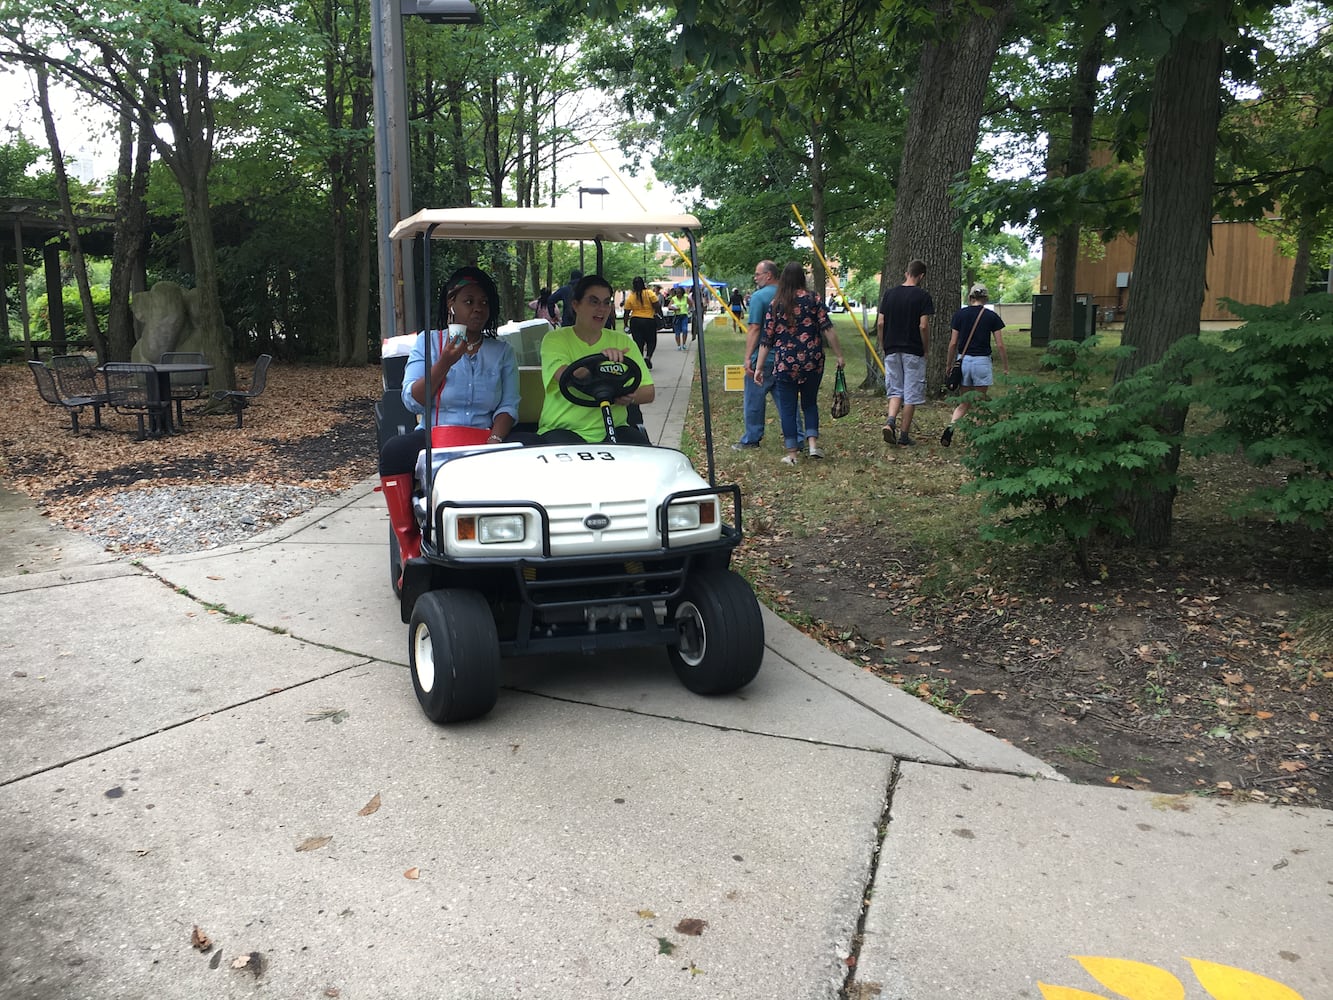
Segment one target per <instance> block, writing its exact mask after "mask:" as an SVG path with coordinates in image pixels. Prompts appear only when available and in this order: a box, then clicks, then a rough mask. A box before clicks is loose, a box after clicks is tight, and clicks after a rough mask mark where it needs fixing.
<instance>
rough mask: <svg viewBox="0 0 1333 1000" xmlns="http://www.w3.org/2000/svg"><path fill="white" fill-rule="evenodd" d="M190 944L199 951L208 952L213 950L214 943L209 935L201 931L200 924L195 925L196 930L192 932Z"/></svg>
mask: <svg viewBox="0 0 1333 1000" xmlns="http://www.w3.org/2000/svg"><path fill="white" fill-rule="evenodd" d="M190 944H191V945H192V946H193V947H194V948H195V949H196V950H197V951H205V952H207V951H212V950H213V942H212V941H211V940H210V939H209V937H208V935H207V934H205V933H204V932H203V931H202V930H201V929H200V927H199V925H198V924H195V925H194V930H192V931H190Z"/></svg>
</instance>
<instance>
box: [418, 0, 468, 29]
mask: <svg viewBox="0 0 1333 1000" xmlns="http://www.w3.org/2000/svg"><path fill="white" fill-rule="evenodd" d="M400 10H401V12H402V15H403V16H404V17H412V16H416V17H420V18H424V19H425V20H427V21H429V22H430V23H431V24H481V11H479V10H477V8H476V7H474V6H473V5H472V4H470V3H468V0H401V7H400Z"/></svg>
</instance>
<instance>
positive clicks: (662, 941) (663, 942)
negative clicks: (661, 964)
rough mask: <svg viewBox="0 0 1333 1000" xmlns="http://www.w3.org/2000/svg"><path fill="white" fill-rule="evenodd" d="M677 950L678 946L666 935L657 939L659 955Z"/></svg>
mask: <svg viewBox="0 0 1333 1000" xmlns="http://www.w3.org/2000/svg"><path fill="white" fill-rule="evenodd" d="M675 950H676V946H675V945H674V944H672V943H671V942H670V941H668V940H667V939H666V938H664V937H660V938H658V939H657V953H658V954H659V955H670V954H671V953H672V952H673V951H675Z"/></svg>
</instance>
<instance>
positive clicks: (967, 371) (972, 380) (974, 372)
mask: <svg viewBox="0 0 1333 1000" xmlns="http://www.w3.org/2000/svg"><path fill="white" fill-rule="evenodd" d="M994 382H995V370H994V368H993V367H992V366H991V359H990V355H989V354H964V355H963V385H964V386H972V387H974V388H982V387H984V386H988V385H993V384H994Z"/></svg>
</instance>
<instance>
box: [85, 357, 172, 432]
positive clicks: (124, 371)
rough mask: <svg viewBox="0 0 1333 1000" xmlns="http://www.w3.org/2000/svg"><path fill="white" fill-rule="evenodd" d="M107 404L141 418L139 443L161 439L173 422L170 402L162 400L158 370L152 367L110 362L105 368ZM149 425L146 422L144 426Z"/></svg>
mask: <svg viewBox="0 0 1333 1000" xmlns="http://www.w3.org/2000/svg"><path fill="white" fill-rule="evenodd" d="M102 374H103V376H104V377H105V378H106V394H107V397H108V398H107V402H108V403H109V404H110V405H111V406H113V407H114V408H115V410H116V412H117V413H132V414H134V416H136V417H138V418H139V440H140V441H142V440H143V439H144V438H146V437H149V436H152V437H160V436H161V435H162V434H164V433H166V432H167V429H168V427H169V426H170V421H171V400H169V399H163V398H162V395H161V391H160V389H159V388H158V378H157V370H156V369H155V368H153V366H152V365H140V364H130V363H126V362H108V363H107V364H106V365H104V366H103V367H102ZM145 422H146V423H145Z"/></svg>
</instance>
